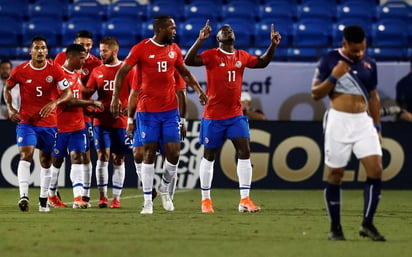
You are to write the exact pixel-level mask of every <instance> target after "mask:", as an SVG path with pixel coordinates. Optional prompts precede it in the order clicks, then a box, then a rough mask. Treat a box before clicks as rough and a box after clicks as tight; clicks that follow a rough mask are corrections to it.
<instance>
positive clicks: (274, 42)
mask: <svg viewBox="0 0 412 257" xmlns="http://www.w3.org/2000/svg"><path fill="white" fill-rule="evenodd" d="M281 39H282V36H281V35H280V33H279V32H278V31H275V25H274V24H272V25H271V28H270V40H271V41H270V45H269V47H268V49H267V50H266V52H265V53H264V54H263V55H261V56H260V57H259V60H258V62H257V64H256V66H255V67H254V68H264V67H266V66H268V64H269V63H270V61H271V60H272V59H273V55H274V54H275V49H276V47H277V46H278V45H279V43H280V40H281Z"/></svg>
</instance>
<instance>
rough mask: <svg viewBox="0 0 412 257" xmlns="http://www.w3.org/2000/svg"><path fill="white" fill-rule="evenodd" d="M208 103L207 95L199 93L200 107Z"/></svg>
mask: <svg viewBox="0 0 412 257" xmlns="http://www.w3.org/2000/svg"><path fill="white" fill-rule="evenodd" d="M208 101H209V98H208V97H207V95H206V94H205V93H204V92H201V93H200V94H199V102H200V104H201V105H206V104H207V103H208Z"/></svg>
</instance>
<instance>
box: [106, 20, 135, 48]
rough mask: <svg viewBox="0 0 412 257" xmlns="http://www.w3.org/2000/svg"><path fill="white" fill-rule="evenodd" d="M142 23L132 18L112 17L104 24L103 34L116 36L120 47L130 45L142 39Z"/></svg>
mask: <svg viewBox="0 0 412 257" xmlns="http://www.w3.org/2000/svg"><path fill="white" fill-rule="evenodd" d="M139 30H140V24H139V23H136V22H135V20H134V19H130V18H121V17H119V18H112V19H110V20H108V21H107V22H104V23H103V24H102V33H101V34H102V36H111V37H115V38H116V39H117V40H118V41H119V44H120V47H130V46H132V45H134V44H136V43H138V42H139V41H140V37H139V35H140V33H139Z"/></svg>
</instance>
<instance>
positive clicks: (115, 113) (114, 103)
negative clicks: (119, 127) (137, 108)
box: [110, 96, 121, 119]
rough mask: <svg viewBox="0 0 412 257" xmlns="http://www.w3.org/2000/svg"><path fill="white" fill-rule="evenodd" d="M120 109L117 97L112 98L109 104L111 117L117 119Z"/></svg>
mask: <svg viewBox="0 0 412 257" xmlns="http://www.w3.org/2000/svg"><path fill="white" fill-rule="evenodd" d="M120 108H121V103H120V99H119V97H115V96H113V97H112V102H111V103H110V112H111V113H112V115H113V117H114V118H115V119H117V118H118V117H119V113H120Z"/></svg>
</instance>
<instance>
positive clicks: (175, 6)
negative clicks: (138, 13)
mask: <svg viewBox="0 0 412 257" xmlns="http://www.w3.org/2000/svg"><path fill="white" fill-rule="evenodd" d="M184 6H185V5H184V3H179V2H172V1H166V2H159V3H153V4H151V5H149V7H148V9H147V16H148V20H152V19H153V17H154V16H156V15H159V14H168V15H170V16H172V17H173V19H175V21H176V23H177V22H179V21H180V20H181V19H182V17H183V14H184Z"/></svg>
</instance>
